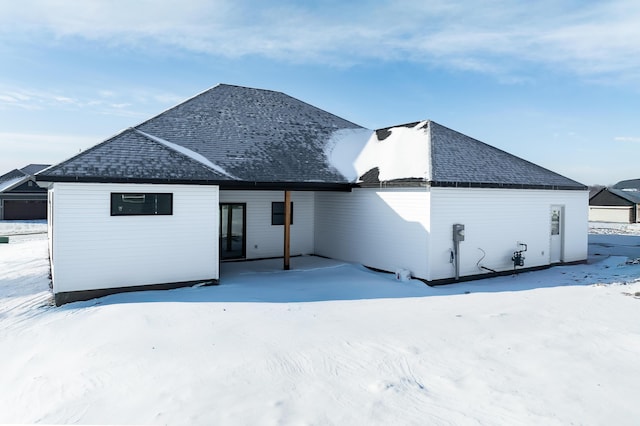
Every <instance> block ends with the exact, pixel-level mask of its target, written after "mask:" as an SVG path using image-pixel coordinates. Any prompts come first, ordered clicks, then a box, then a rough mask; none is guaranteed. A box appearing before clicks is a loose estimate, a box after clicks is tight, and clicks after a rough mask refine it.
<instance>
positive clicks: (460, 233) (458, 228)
mask: <svg viewBox="0 0 640 426" xmlns="http://www.w3.org/2000/svg"><path fill="white" fill-rule="evenodd" d="M453 241H464V225H462V224H460V223H456V224H454V225H453Z"/></svg>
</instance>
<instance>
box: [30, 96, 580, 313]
mask: <svg viewBox="0 0 640 426" xmlns="http://www.w3.org/2000/svg"><path fill="white" fill-rule="evenodd" d="M37 179H38V181H39V182H41V184H43V185H48V186H49V209H50V216H49V217H50V233H49V236H50V249H51V250H50V253H51V263H52V280H53V291H54V294H55V299H56V303H57V304H62V303H66V302H70V301H74V300H86V299H89V298H92V297H97V296H101V295H104V294H109V293H113V292H118V291H131V290H138V289H142V288H172V287H176V286H183V285H191V284H193V283H203V282H204V283H218V282H220V283H222V284H224V277H220V273H219V270H220V269H219V263H220V262H221V261H227V260H231V259H259V258H270V257H282V258H283V266H284V268H285V269H288V267H289V256H295V255H305V254H316V255H321V256H327V257H331V258H336V259H341V260H346V261H353V262H359V263H361V264H363V265H366V266H368V267H372V268H376V269H380V270H384V271H390V272H393V271H396V270H398V269H405V270H409V271H410V272H411V275H412V276H413V277H415V278H418V279H421V280H423V281H425V282H427V283H433V284H438V283H446V282H452V281H456V280H466V279H472V278H478V277H484V276H488V275H493V274H501V273H509V272H510V271H513V270H514V268H517V269H518V270H526V269H533V268H541V267H547V266H549V265H553V264H559V263H573V262H582V261H584V260H585V259H586V258H587V212H588V204H587V203H588V191H587V188H586V187H585V186H584V185H582V184H580V183H577V182H575V181H573V180H571V179H568V178H566V177H563V176H560V175H558V174H556V173H554V172H551V171H549V170H546V169H544V168H542V167H539V166H537V165H535V164H532V163H530V162H528V161H525V160H522V159H520V158H518V157H515V156H513V155H511V154H508V153H506V152H504V151H501V150H499V149H496V148H494V147H491V146H489V145H487V144H484V143H482V142H480V141H477V140H475V139H472V138H470V137H468V136H465V135H463V134H461V133H458V132H455V131H453V130H451V129H448V128H446V127H444V126H441V125H439V124H437V123H435V122H433V121H428V120H427V121H423V122H418V123H410V124H406V125H401V126H397V127H391V128H386V129H379V130H376V131H371V130H368V129H364V128H362V127H360V126H358V125H356V124H354V123H351V122H349V121H347V120H344V119H341V118H339V117H337V116H335V115H332V114H330V113H328V112H326V111H322V110H320V109H318V108H315V107H313V106H311V105H309V104H306V103H304V102H301V101H299V100H297V99H294V98H292V97H290V96H287V95H285V94H283V93H279V92H273V91H268V90H260V89H251V88H246V87H238V86H230V85H218V86H216V87H214V88H212V89H210V90H207V91H205V92H203V93H201V94H199V95H197V96H195V97H193V98H191V99H188V100H187V101H185V102H183V103H181V104H179V105H177V106H176V107H174V108H171V109H169V110H167V111H165V112H163V113H161V114H159V115H157V116H155V117H153V118H151V119H149V120H147V121H145V122H143V123H141V124H139V125H137V126H135V127H132V128H130V129H127V130H125V131H123V132H121V133H119V134H118V135H115V136H113V137H112V138H110V139H107V140H106V141H104V142H102V143H101V144H98V145H96V146H94V147H92V148H90V149H88V150H86V151H84V152H82V153H80V154H78V155H76V156H75V157H72V158H71V159H69V160H67V161H65V162H63V163H60V164H58V165H55V166H52V167H51V168H49V169H47V170H45V171H43V172H41V173H40V174H38V175H37ZM525 250H526V251H525Z"/></svg>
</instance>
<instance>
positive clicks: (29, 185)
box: [0, 164, 49, 220]
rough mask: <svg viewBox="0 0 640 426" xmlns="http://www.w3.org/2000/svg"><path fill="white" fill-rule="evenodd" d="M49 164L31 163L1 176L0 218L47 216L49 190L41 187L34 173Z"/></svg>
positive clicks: (26, 218) (25, 218)
mask: <svg viewBox="0 0 640 426" xmlns="http://www.w3.org/2000/svg"><path fill="white" fill-rule="evenodd" d="M47 167H49V165H48V164H29V165H28V166H25V167H23V168H21V169H14V170H11V171H10V172H8V173H5V174H4V175H2V176H0V220H20V219H22V220H29V219H46V218H47V190H46V188H40V187H39V186H38V185H37V184H36V181H35V178H34V174H36V173H37V172H39V171H41V170H43V169H46V168H47Z"/></svg>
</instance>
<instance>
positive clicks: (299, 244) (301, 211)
mask: <svg viewBox="0 0 640 426" xmlns="http://www.w3.org/2000/svg"><path fill="white" fill-rule="evenodd" d="M274 201H282V202H284V191H220V202H221V203H245V204H246V206H247V207H246V208H247V223H246V257H247V259H260V258H267V257H279V256H283V255H284V226H283V225H271V203H272V202H274ZM291 201H292V202H293V205H294V208H293V210H294V219H293V224H292V225H291V249H290V254H291V255H292V256H296V255H300V254H313V237H314V232H313V228H314V224H313V223H314V208H313V206H314V196H313V192H291Z"/></svg>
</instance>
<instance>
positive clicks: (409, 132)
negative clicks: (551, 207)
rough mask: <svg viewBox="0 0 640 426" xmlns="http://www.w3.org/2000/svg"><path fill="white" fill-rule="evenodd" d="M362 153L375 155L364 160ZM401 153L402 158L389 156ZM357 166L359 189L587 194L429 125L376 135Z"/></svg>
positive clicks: (499, 152) (558, 177)
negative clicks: (424, 186)
mask: <svg viewBox="0 0 640 426" xmlns="http://www.w3.org/2000/svg"><path fill="white" fill-rule="evenodd" d="M384 145H386V148H383V146H384ZM367 151H377V152H376V153H374V154H373V155H369V154H368V153H367ZM403 151H407V152H405V153H404V154H403V155H402V157H403V158H393V157H392V156H390V154H391V153H399V152H403ZM411 153H414V154H419V155H414V156H411ZM358 161H359V162H360V165H359V166H360V168H361V170H360V171H361V172H363V173H362V174H361V177H360V180H361V181H362V182H363V183H365V184H378V183H383V182H384V183H386V184H393V183H396V182H398V183H400V184H402V185H406V184H407V182H414V183H420V182H425V183H428V184H429V185H431V186H451V187H491V188H524V189H579V190H586V189H587V188H586V186H584V185H582V184H581V183H579V182H576V181H574V180H572V179H569V178H567V177H564V176H562V175H559V174H558V173H555V172H552V171H550V170H547V169H545V168H543V167H540V166H538V165H536V164H533V163H531V162H529V161H527V160H523V159H522V158H519V157H516V156H515V155H512V154H509V153H507V152H505V151H502V150H500V149H498V148H495V147H493V146H491V145H487V144H486V143H484V142H480V141H479V140H476V139H473V138H471V137H469V136H466V135H464V134H462V133H459V132H456V131H454V130H451V129H449V128H447V127H445V126H442V125H440V124H438V123H436V122H434V121H431V120H427V121H422V122H417V123H409V124H405V125H401V126H395V127H389V128H385V129H380V130H377V131H376V132H375V134H374V135H373V136H372V137H371V139H370V140H369V142H368V143H367V146H366V147H365V149H364V151H363V155H361V156H360V157H359V158H358ZM389 169H393V170H389Z"/></svg>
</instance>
